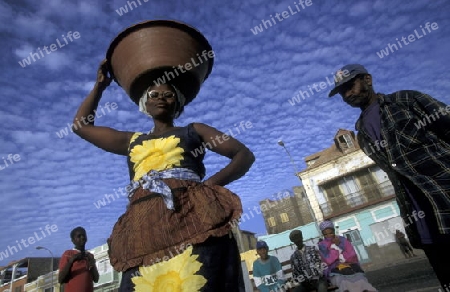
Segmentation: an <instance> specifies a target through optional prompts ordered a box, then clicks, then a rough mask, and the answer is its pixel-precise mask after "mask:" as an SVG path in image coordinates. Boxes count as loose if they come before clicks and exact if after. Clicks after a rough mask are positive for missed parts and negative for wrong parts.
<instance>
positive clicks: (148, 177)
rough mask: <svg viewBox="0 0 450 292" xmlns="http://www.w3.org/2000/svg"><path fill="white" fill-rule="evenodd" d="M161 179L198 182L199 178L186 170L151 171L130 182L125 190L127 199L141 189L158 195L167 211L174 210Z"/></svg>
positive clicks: (170, 195) (169, 193)
mask: <svg viewBox="0 0 450 292" xmlns="http://www.w3.org/2000/svg"><path fill="white" fill-rule="evenodd" d="M163 178H176V179H181V180H192V181H197V182H200V181H201V179H200V176H199V175H198V174H196V173H195V172H194V171H192V170H190V169H187V168H171V169H167V170H163V171H156V170H151V171H150V172H148V173H147V174H145V175H144V176H143V177H142V178H141V179H139V180H138V181H132V182H131V183H130V184H129V185H128V186H127V187H126V188H125V189H126V191H127V193H128V198H131V197H132V196H133V195H134V193H135V191H136V190H137V189H138V188H140V187H142V188H143V189H144V190H149V191H151V192H153V193H158V194H160V195H161V197H162V198H163V200H164V203H165V204H166V206H167V209H170V210H175V208H174V205H173V195H172V191H171V189H170V188H169V186H168V185H167V184H166V183H164V181H162V179H163Z"/></svg>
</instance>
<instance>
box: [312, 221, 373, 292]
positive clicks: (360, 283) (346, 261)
mask: <svg viewBox="0 0 450 292" xmlns="http://www.w3.org/2000/svg"><path fill="white" fill-rule="evenodd" d="M319 228H320V231H322V234H323V237H324V240H322V241H321V242H319V253H320V256H321V257H322V261H324V262H325V263H326V264H327V266H328V268H327V269H326V270H325V271H324V274H325V276H326V277H328V279H329V280H330V282H331V284H333V285H334V286H337V287H339V289H338V290H337V291H338V292H356V291H358V292H359V291H363V292H376V291H377V289H375V288H374V287H373V286H372V285H371V284H370V283H369V281H368V280H367V278H366V275H365V273H364V271H363V270H362V268H361V265H360V263H359V260H358V256H357V255H356V251H355V248H354V247H353V245H352V244H351V242H350V241H349V240H347V239H346V238H345V237H343V236H339V235H336V233H335V228H334V224H333V222H331V221H328V220H326V221H323V222H322V223H320V225H319Z"/></svg>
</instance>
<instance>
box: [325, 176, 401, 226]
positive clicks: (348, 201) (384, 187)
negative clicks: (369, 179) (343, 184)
mask: <svg viewBox="0 0 450 292" xmlns="http://www.w3.org/2000/svg"><path fill="white" fill-rule="evenodd" d="M394 196H395V193H394V187H393V186H392V184H391V182H390V181H386V182H383V183H381V184H370V185H366V186H364V188H362V189H361V190H358V191H356V192H353V193H348V194H343V195H342V196H338V197H332V198H330V197H328V198H327V202H326V203H323V204H320V209H321V210H322V212H323V215H324V217H331V216H333V215H334V214H341V213H345V212H350V211H352V210H356V209H360V208H362V207H364V206H366V205H370V204H372V203H377V202H380V201H383V200H385V199H389V198H392V197H394Z"/></svg>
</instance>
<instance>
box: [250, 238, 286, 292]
mask: <svg viewBox="0 0 450 292" xmlns="http://www.w3.org/2000/svg"><path fill="white" fill-rule="evenodd" d="M256 252H257V253H258V255H259V259H257V260H256V261H254V262H253V280H254V281H255V286H256V288H258V291H260V292H272V291H283V290H282V288H281V287H282V285H283V284H284V282H285V281H284V275H283V269H282V267H281V263H280V261H279V260H278V258H277V257H276V256H271V255H269V246H268V245H267V243H266V242H265V241H258V242H257V243H256Z"/></svg>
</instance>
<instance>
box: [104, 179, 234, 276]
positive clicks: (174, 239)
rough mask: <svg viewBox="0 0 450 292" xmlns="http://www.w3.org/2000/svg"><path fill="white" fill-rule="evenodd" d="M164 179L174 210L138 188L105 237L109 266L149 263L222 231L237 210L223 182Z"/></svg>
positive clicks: (225, 231)
mask: <svg viewBox="0 0 450 292" xmlns="http://www.w3.org/2000/svg"><path fill="white" fill-rule="evenodd" d="M164 182H165V183H166V184H167V185H168V186H169V187H170V188H171V190H172V193H173V197H174V204H175V210H169V209H167V207H166V205H165V204H164V201H163V199H162V198H161V197H160V196H159V195H158V194H155V193H151V192H150V191H148V190H143V189H142V188H140V189H138V190H137V191H136V192H135V193H134V195H133V197H132V198H131V200H130V205H129V208H128V209H127V211H126V212H125V213H124V214H123V215H122V216H120V218H119V219H118V221H117V222H116V224H115V225H114V228H113V231H112V234H111V236H110V238H109V239H108V246H109V251H108V252H109V258H110V262H111V265H112V266H113V267H114V269H115V270H117V271H121V272H123V271H126V270H128V269H129V268H133V267H138V266H150V265H153V264H156V263H158V262H160V261H161V259H163V258H164V257H166V258H167V257H168V258H172V257H174V256H176V255H177V254H180V253H182V252H183V251H184V249H185V248H186V247H187V246H189V245H195V244H198V243H202V242H204V241H205V240H206V239H208V238H209V237H210V236H213V237H221V236H224V235H226V234H228V233H229V232H230V230H231V228H232V224H231V223H233V222H237V220H238V219H239V217H240V216H241V213H242V205H241V201H240V199H239V197H238V196H237V195H236V194H234V193H232V192H231V191H229V190H228V189H226V188H224V187H221V186H207V185H204V184H202V183H198V182H193V181H186V180H177V179H164Z"/></svg>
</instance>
